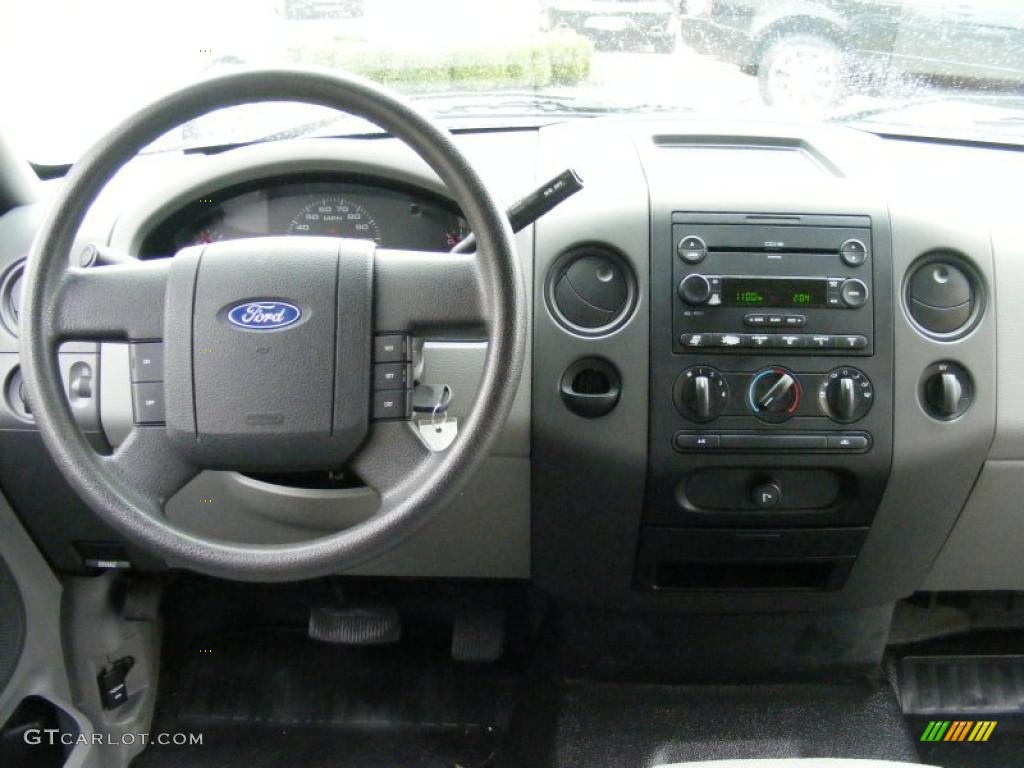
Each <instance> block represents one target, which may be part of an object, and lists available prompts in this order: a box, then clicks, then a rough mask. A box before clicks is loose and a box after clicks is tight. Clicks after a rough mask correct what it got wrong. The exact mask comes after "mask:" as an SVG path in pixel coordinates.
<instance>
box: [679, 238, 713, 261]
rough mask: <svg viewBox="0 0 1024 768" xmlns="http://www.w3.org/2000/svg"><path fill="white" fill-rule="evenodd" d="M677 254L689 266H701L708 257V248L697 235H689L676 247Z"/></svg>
mask: <svg viewBox="0 0 1024 768" xmlns="http://www.w3.org/2000/svg"><path fill="white" fill-rule="evenodd" d="M676 253H678V254H679V258H681V259H682V260H683V261H685V262H686V263H687V264H700V263H701V262H702V261H704V259H705V258H706V257H707V255H708V246H707V243H705V242H704V241H703V240H702V239H701V238H699V237H697V236H696V235H687V236H686V237H684V238H683V239H682V240H680V241H679V244H678V245H676Z"/></svg>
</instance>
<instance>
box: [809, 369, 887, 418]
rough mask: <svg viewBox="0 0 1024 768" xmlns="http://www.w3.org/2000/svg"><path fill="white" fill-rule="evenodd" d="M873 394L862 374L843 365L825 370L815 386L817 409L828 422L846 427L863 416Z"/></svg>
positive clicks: (867, 380)
mask: <svg viewBox="0 0 1024 768" xmlns="http://www.w3.org/2000/svg"><path fill="white" fill-rule="evenodd" d="M874 395H875V391H874V387H873V386H872V385H871V380H870V379H868V377H867V375H866V374H865V373H864V372H863V371H859V370H857V369H856V368H850V367H848V366H844V367H842V368H835V369H833V370H832V371H829V372H828V373H827V374H826V375H825V378H824V379H823V380H822V382H821V386H819V387H818V407H819V408H821V412H822V413H823V414H825V415H826V416H828V417H829V418H830V419H832V421H837V422H839V423H840V424H849V423H850V422H853V421H859V420H860V419H863V418H864V417H865V416H867V414H868V411H870V410H871V404H872V402H874V399H875V397H874Z"/></svg>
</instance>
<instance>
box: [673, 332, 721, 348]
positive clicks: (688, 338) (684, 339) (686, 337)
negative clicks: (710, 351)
mask: <svg viewBox="0 0 1024 768" xmlns="http://www.w3.org/2000/svg"><path fill="white" fill-rule="evenodd" d="M714 338H715V335H714V334H713V333H684V334H683V335H682V336H680V337H679V343H680V344H682V345H683V346H684V347H710V346H711V342H712V341H714Z"/></svg>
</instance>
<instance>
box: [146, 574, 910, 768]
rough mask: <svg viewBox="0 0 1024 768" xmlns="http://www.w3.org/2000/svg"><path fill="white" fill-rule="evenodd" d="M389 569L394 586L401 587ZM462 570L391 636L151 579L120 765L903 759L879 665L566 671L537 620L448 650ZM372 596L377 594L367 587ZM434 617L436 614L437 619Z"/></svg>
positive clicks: (258, 595)
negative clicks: (149, 708) (148, 732)
mask: <svg viewBox="0 0 1024 768" xmlns="http://www.w3.org/2000/svg"><path fill="white" fill-rule="evenodd" d="M414 589H415V588H414V587H412V586H411V585H409V584H405V585H402V586H401V590H402V592H403V593H406V592H409V591H410V590H414ZM464 593H465V587H461V586H460V587H458V588H457V589H455V590H454V591H452V592H448V593H443V592H442V593H439V594H432V595H426V594H421V595H419V596H418V598H417V599H414V600H412V601H411V602H410V604H408V605H406V606H403V615H406V614H411V615H412V620H410V621H407V622H406V626H405V627H404V628H403V640H402V642H401V643H398V644H396V645H390V646H381V647H348V646H338V645H330V644H325V643H321V642H316V641H313V640H310V639H309V638H308V637H307V636H306V630H305V623H306V621H307V620H308V615H309V614H308V611H309V605H310V604H311V603H313V602H316V601H317V600H322V599H331V598H332V597H336V595H332V594H331V593H330V590H327V591H326V592H324V591H321V593H320V594H319V595H318V594H315V593H314V594H313V595H310V594H309V592H308V588H307V591H303V590H302V589H298V588H288V587H254V586H253V585H223V584H220V583H216V582H212V581H186V582H183V583H182V584H180V585H178V586H177V587H174V588H172V589H169V590H168V592H167V594H166V595H165V606H164V614H165V626H166V631H165V638H164V642H163V654H162V656H163V657H162V660H161V666H162V668H161V677H160V685H159V696H158V702H157V713H156V718H155V722H154V724H153V728H152V730H153V732H163V733H201V734H203V743H202V746H195V745H187V746H160V745H156V744H151V745H150V747H149V748H147V749H146V751H144V752H143V753H142V754H141V755H139V756H138V757H137V758H136V759H135V761H134V763H133V768H185V767H186V766H187V767H188V768H234V766H239V768H292V767H293V766H299V765H301V766H303V768H320V767H321V766H323V767H324V768H327V766H331V767H332V768H333V767H334V766H338V765H344V766H346V767H352V768H395V767H396V766H410V765H415V766H423V768H434V767H435V766H437V767H438V768H440V767H445V768H454V766H460V768H477V767H479V768H482V767H483V766H488V767H490V766H493V767H494V768H519V766H523V768H526V767H527V766H529V767H530V768H595V766H600V768H620V767H621V768H638V766H654V765H658V764H662V763H666V762H675V761H684V760H707V759H723V758H739V757H863V758H888V759H903V760H914V759H916V752H915V744H914V741H913V739H912V737H911V734H910V732H909V731H908V729H907V724H906V722H905V720H904V718H903V716H902V713H901V711H900V708H899V705H898V703H897V699H896V696H895V694H894V692H893V690H892V688H891V686H890V685H889V684H888V682H887V681H886V680H884V679H882V678H879V679H876V680H859V681H853V682H845V683H843V684H839V683H832V682H830V681H822V682H816V683H803V684H798V685H797V684H794V685H789V684H787V685H779V684H773V685H707V684H702V685H682V684H673V685H661V684H650V683H644V684H640V683H633V682H629V681H622V680H620V681H616V682H598V681H592V680H586V679H567V678H565V677H563V676H561V675H559V674H558V672H557V670H553V669H552V668H551V666H550V664H549V663H548V659H547V656H546V655H545V653H544V651H543V650H542V649H543V648H544V645H543V644H534V643H532V642H527V641H526V640H524V638H525V637H527V636H531V633H532V632H533V631H534V630H535V629H536V627H532V628H531V627H530V626H529V625H530V622H525V624H526V625H527V626H523V624H520V625H518V626H514V627H513V631H512V632H510V638H509V642H508V652H507V653H506V656H505V658H504V659H503V660H502V661H500V662H497V663H494V664H466V663H460V662H456V661H454V660H453V659H452V658H451V654H450V643H451V639H450V624H448V623H447V618H445V613H446V611H450V610H451V609H452V607H453V604H454V603H455V602H457V600H458V597H459V596H460V595H463V594H464ZM376 597H381V598H383V599H388V596H387V595H383V596H381V595H376ZM446 627H447V629H446Z"/></svg>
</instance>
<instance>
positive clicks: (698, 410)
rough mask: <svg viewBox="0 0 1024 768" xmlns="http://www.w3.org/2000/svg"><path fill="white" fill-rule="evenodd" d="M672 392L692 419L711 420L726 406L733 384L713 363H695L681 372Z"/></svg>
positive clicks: (682, 411) (684, 412)
mask: <svg viewBox="0 0 1024 768" xmlns="http://www.w3.org/2000/svg"><path fill="white" fill-rule="evenodd" d="M672 395H673V399H674V400H675V403H676V408H678V409H679V412H680V413H681V414H683V416H685V417H686V418H688V419H689V420H690V421H700V422H704V421H711V420H712V419H715V418H717V417H718V416H719V415H720V414H721V413H722V411H723V410H725V405H726V403H728V402H729V385H728V383H726V380H725V377H724V376H723V375H722V374H721V373H720V372H719V371H718V370H716V369H715V368H712V367H711V366H710V365H695V366H693V367H692V368H687V369H686V370H685V371H683V372H682V373H681V374H680V375H679V378H678V379H676V384H675V387H674V388H673V392H672Z"/></svg>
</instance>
